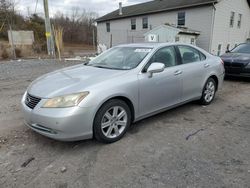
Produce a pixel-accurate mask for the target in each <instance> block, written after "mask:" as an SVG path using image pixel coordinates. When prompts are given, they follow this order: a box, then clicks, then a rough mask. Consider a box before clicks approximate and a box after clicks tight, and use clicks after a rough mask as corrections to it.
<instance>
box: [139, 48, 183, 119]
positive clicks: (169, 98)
mask: <svg viewBox="0 0 250 188" xmlns="http://www.w3.org/2000/svg"><path fill="white" fill-rule="evenodd" d="M177 61H178V58H177V55H176V50H175V48H174V46H168V47H163V48H161V49H159V50H158V51H157V52H155V54H154V55H153V56H152V58H151V59H150V60H149V62H148V63H147V65H146V66H145V68H144V71H143V72H142V73H140V74H139V75H138V80H139V110H140V116H145V115H147V114H150V113H153V112H156V111H158V110H161V109H164V108H168V107H171V106H173V105H175V104H178V103H180V99H181V90H182V85H181V71H180V70H179V69H178V67H179V66H178V64H179V63H178V62H177ZM154 62H158V63H163V64H164V65H165V69H164V71H163V72H160V73H154V74H153V75H152V77H150V76H149V73H148V72H147V68H148V67H149V66H150V65H151V64H152V63H154Z"/></svg>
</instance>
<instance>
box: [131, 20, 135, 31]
mask: <svg viewBox="0 0 250 188" xmlns="http://www.w3.org/2000/svg"><path fill="white" fill-rule="evenodd" d="M131 30H136V19H135V18H133V19H131Z"/></svg>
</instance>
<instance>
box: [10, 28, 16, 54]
mask: <svg viewBox="0 0 250 188" xmlns="http://www.w3.org/2000/svg"><path fill="white" fill-rule="evenodd" d="M9 29H10V39H11V51H12V56H13V58H14V59H16V50H15V45H14V41H13V40H14V38H13V33H12V27H11V25H10V24H9Z"/></svg>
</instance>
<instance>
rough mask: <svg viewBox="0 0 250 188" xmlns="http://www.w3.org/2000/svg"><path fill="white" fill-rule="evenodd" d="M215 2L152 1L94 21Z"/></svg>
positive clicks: (123, 8)
mask: <svg viewBox="0 0 250 188" xmlns="http://www.w3.org/2000/svg"><path fill="white" fill-rule="evenodd" d="M248 1H250V0H248ZM217 2H218V0H154V1H149V2H146V3H140V4H136V5H131V6H126V7H122V15H119V9H117V10H115V11H113V12H111V13H108V14H106V15H104V16H102V17H100V18H98V19H96V21H97V22H104V21H108V20H115V19H121V18H126V17H132V16H137V15H144V14H152V13H156V12H164V11H170V10H175V9H181V8H189V7H195V6H204V5H211V4H213V3H217Z"/></svg>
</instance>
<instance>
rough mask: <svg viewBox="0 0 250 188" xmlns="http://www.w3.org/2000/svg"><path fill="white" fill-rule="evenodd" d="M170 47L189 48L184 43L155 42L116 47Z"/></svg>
mask: <svg viewBox="0 0 250 188" xmlns="http://www.w3.org/2000/svg"><path fill="white" fill-rule="evenodd" d="M171 45H187V46H189V45H188V44H184V43H170V42H166V43H157V42H151V43H133V44H121V45H118V46H117V47H138V48H158V47H162V46H171Z"/></svg>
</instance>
